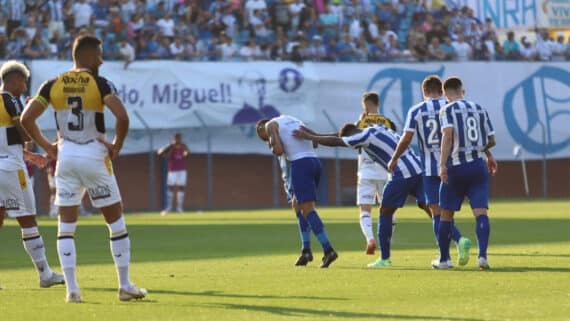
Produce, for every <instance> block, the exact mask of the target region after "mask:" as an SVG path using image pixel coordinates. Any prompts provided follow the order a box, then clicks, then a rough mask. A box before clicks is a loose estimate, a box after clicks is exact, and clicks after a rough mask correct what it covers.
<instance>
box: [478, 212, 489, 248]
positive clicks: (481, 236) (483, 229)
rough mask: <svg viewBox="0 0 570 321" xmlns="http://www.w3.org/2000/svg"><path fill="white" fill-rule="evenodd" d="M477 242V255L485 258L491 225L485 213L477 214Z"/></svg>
mask: <svg viewBox="0 0 570 321" xmlns="http://www.w3.org/2000/svg"><path fill="white" fill-rule="evenodd" d="M475 232H476V233H477V243H478V244H479V257H484V258H487V246H488V245H489V234H491V225H490V224H489V217H488V216H487V215H479V216H477V228H476V229H475Z"/></svg>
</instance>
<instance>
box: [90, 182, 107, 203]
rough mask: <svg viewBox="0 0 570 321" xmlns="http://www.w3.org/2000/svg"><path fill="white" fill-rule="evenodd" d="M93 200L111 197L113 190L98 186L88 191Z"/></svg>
mask: <svg viewBox="0 0 570 321" xmlns="http://www.w3.org/2000/svg"><path fill="white" fill-rule="evenodd" d="M87 192H88V193H89V196H91V199H92V200H98V199H103V198H108V197H111V188H110V187H109V186H108V185H98V186H96V187H92V188H89V189H88V190H87Z"/></svg>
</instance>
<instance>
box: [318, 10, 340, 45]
mask: <svg viewBox="0 0 570 321" xmlns="http://www.w3.org/2000/svg"><path fill="white" fill-rule="evenodd" d="M338 24H339V20H338V17H337V16H336V15H335V14H334V13H332V12H331V6H330V5H328V6H327V7H326V8H325V12H323V13H321V14H320V15H319V26H320V27H321V29H322V30H323V35H324V38H325V40H326V39H330V38H335V37H336V34H337V29H338Z"/></svg>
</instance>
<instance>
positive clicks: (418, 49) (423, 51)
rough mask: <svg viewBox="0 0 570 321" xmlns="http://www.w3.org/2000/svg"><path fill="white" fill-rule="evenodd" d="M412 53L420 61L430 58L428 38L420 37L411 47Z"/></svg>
mask: <svg viewBox="0 0 570 321" xmlns="http://www.w3.org/2000/svg"><path fill="white" fill-rule="evenodd" d="M410 53H411V54H412V57H414V58H415V59H416V60H418V61H420V62H424V61H426V60H427V58H428V46H427V44H426V38H424V37H422V38H418V40H417V42H416V43H415V45H414V46H413V47H412V48H410Z"/></svg>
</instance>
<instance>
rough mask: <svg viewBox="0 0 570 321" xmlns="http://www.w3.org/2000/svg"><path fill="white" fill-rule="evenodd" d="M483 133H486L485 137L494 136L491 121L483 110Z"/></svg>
mask: <svg viewBox="0 0 570 321" xmlns="http://www.w3.org/2000/svg"><path fill="white" fill-rule="evenodd" d="M485 131H486V132H487V137H489V136H493V135H495V128H493V124H492V123H491V119H490V118H489V114H488V113H487V111H486V110H485Z"/></svg>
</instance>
